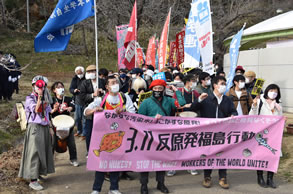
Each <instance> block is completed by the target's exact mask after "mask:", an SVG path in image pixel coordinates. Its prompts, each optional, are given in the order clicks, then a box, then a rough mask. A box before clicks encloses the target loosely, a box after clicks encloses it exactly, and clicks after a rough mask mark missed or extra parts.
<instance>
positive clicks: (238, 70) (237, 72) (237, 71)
mask: <svg viewBox="0 0 293 194" xmlns="http://www.w3.org/2000/svg"><path fill="white" fill-rule="evenodd" d="M244 73H245V70H244V69H243V67H242V66H240V65H238V66H237V67H236V69H235V75H243V74H244Z"/></svg>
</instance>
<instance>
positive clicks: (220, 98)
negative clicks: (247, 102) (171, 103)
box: [191, 76, 238, 189]
mask: <svg viewBox="0 0 293 194" xmlns="http://www.w3.org/2000/svg"><path fill="white" fill-rule="evenodd" d="M213 88H214V90H213V92H212V94H211V95H208V94H207V93H202V94H201V95H200V96H199V98H198V100H196V101H195V102H194V103H192V105H191V110H193V111H200V117H203V118H227V117H231V116H237V115H238V113H237V111H236V109H235V107H234V104H233V102H232V100H231V99H230V98H229V97H227V96H226V95H224V93H225V91H226V79H225V78H224V77H221V76H216V77H215V78H214V79H213ZM211 174H212V169H209V170H204V180H203V182H202V185H203V186H204V187H206V188H210V187H211V185H212V179H211ZM219 185H220V186H221V187H222V188H223V189H228V188H229V184H228V182H227V169H219Z"/></svg>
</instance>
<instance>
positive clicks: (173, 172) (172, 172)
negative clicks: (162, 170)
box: [167, 170, 176, 176]
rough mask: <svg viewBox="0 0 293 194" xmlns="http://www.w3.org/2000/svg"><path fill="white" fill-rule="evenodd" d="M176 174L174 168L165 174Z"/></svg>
mask: <svg viewBox="0 0 293 194" xmlns="http://www.w3.org/2000/svg"><path fill="white" fill-rule="evenodd" d="M175 174H176V171H175V170H169V171H168V172H167V176H174V175H175Z"/></svg>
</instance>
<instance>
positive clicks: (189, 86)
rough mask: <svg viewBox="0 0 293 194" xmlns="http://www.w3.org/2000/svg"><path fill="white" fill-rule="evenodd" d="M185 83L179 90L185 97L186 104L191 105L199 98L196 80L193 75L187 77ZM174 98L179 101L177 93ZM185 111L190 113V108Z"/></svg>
mask: <svg viewBox="0 0 293 194" xmlns="http://www.w3.org/2000/svg"><path fill="white" fill-rule="evenodd" d="M183 83H184V87H183V88H178V90H179V91H180V92H181V94H182V96H183V97H184V99H185V101H186V104H191V103H193V102H194V101H195V100H196V99H197V98H198V97H199V93H198V92H197V91H196V90H195V88H196V86H197V82H196V78H195V76H193V75H186V76H185V77H184V78H183ZM173 98H174V99H176V100H177V96H176V93H174V96H173ZM184 111H189V108H185V109H184Z"/></svg>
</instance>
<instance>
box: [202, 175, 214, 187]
mask: <svg viewBox="0 0 293 194" xmlns="http://www.w3.org/2000/svg"><path fill="white" fill-rule="evenodd" d="M202 186H204V187H205V188H210V187H211V186H212V179H211V177H205V178H204V180H203V182H202Z"/></svg>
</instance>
